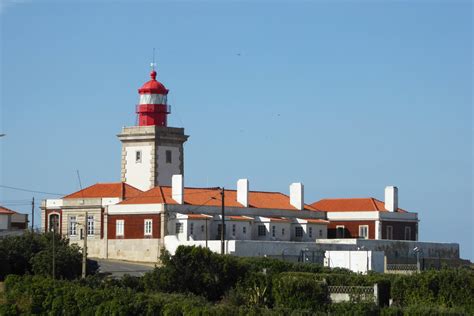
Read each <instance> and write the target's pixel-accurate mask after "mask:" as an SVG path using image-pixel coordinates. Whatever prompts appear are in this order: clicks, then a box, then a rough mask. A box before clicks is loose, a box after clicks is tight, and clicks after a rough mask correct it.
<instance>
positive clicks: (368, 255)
mask: <svg viewBox="0 0 474 316" xmlns="http://www.w3.org/2000/svg"><path fill="white" fill-rule="evenodd" d="M324 265H325V266H327V267H330V268H345V269H349V270H351V271H353V272H357V273H364V274H366V273H367V272H368V271H376V272H380V273H383V272H384V253H383V252H382V251H365V250H361V251H343V250H342V251H337V250H336V251H326V252H325V258H324Z"/></svg>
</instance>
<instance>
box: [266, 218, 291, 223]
mask: <svg viewBox="0 0 474 316" xmlns="http://www.w3.org/2000/svg"><path fill="white" fill-rule="evenodd" d="M267 218H268V219H269V220H270V222H281V223H290V222H291V220H290V219H288V218H284V217H267Z"/></svg>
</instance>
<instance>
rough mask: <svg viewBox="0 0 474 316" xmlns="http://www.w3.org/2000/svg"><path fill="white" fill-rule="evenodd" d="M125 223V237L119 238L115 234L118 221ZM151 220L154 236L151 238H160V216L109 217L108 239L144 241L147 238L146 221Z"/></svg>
mask: <svg viewBox="0 0 474 316" xmlns="http://www.w3.org/2000/svg"><path fill="white" fill-rule="evenodd" d="M119 219H122V220H123V221H124V236H123V237H117V236H116V234H115V227H116V226H115V225H116V221H117V220H119ZM146 219H151V220H153V223H152V236H151V238H160V229H161V218H160V215H158V214H153V215H143V214H136V215H109V216H108V219H107V237H108V238H109V239H142V238H147V237H146V236H145V220H146Z"/></svg>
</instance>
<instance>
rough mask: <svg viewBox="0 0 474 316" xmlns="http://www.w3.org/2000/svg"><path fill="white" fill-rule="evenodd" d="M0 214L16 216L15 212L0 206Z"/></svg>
mask: <svg viewBox="0 0 474 316" xmlns="http://www.w3.org/2000/svg"><path fill="white" fill-rule="evenodd" d="M0 214H7V215H10V214H16V212H15V211H12V210H10V209H8V208H6V207H3V206H0Z"/></svg>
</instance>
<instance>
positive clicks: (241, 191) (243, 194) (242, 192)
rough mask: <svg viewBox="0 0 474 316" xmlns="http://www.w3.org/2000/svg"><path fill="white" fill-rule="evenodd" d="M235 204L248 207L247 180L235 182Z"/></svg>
mask: <svg viewBox="0 0 474 316" xmlns="http://www.w3.org/2000/svg"><path fill="white" fill-rule="evenodd" d="M237 202H239V203H240V204H242V205H243V206H244V207H249V180H248V179H239V180H238V181H237Z"/></svg>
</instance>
